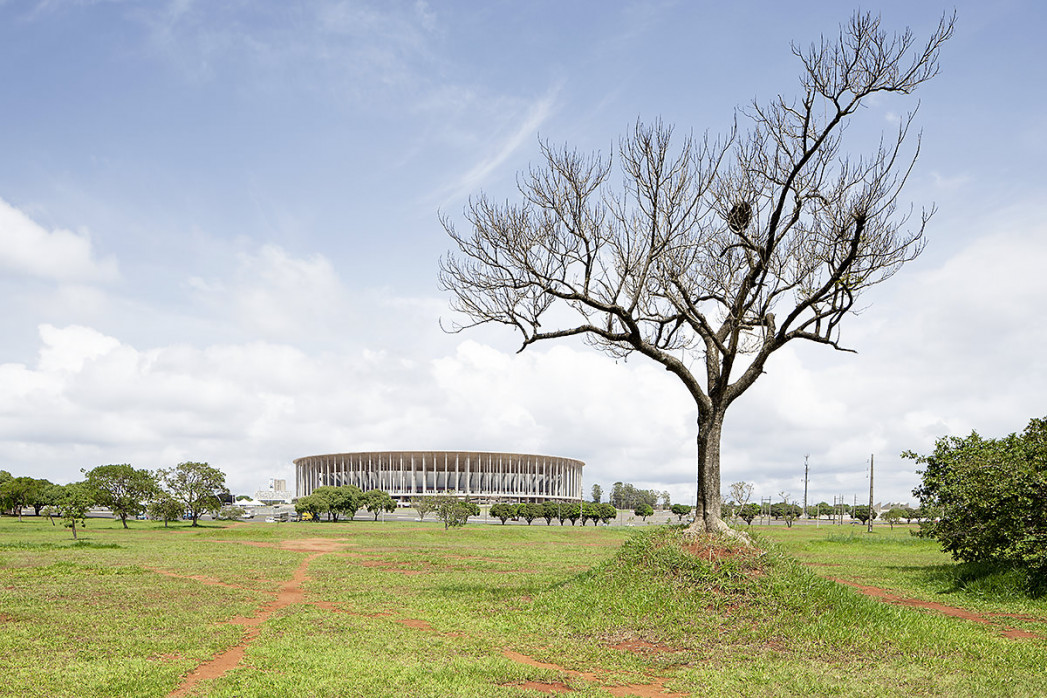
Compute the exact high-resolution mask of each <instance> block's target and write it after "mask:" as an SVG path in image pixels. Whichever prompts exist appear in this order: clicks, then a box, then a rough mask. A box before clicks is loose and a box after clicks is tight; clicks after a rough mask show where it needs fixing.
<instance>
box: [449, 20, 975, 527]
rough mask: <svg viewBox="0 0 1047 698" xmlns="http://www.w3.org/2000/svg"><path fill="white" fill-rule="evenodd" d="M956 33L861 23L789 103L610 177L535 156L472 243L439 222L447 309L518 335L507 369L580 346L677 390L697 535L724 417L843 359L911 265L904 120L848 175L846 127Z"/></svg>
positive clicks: (470, 213) (629, 141) (484, 202)
mask: <svg viewBox="0 0 1047 698" xmlns="http://www.w3.org/2000/svg"><path fill="white" fill-rule="evenodd" d="M953 22H954V18H952V17H947V16H945V17H943V18H942V20H941V21H940V23H939V26H938V28H937V29H936V30H935V31H934V32H933V33H932V35H931V36H930V38H929V39H928V41H927V42H926V44H924V45H922V46H920V45H917V43H916V41H915V39H914V37H913V35H912V33H911V32H909V31H908V30H906V31H905V32H904V33H902V34H896V35H892V34H888V33H887V32H885V31H884V30H882V29H881V27H880V20H879V19H878V18H877V17H874V16H872V15H869V14H856V15H855V16H853V17H852V18H851V20H850V21H849V22H848V23H847V24H846V25H844V26H842V27H841V31H840V35H839V37H838V38H834V39H825V38H823V39H822V40H821V41H820V42H819V43H816V44H813V45H811V46H810V47H808V48H806V49H802V48H799V47H797V46H795V45H794V46H793V53H794V55H795V56H796V57H797V58H799V60H800V63H801V64H802V71H801V77H800V86H801V92H802V96H801V97H800V98H799V99H798V100H795V101H790V100H787V99H785V98H784V97H778V98H776V99H774V100H772V101H771V102H770V103H769V104H758V103H754V104H753V105H752V106H751V107H749V108H748V109H743V110H741V111H740V115H739V116H740V118H741V119H742V120H744V121H748V123H749V126H748V130H747V131H744V132H743V131H740V130H738V129H737V128H736V129H735V130H733V131H732V132H731V133H730V134H728V135H727V136H726V137H724V138H722V139H719V140H710V138H709V137H705V138H702V139H696V138H694V137H691V136H686V137H684V138H682V139H680V142H679V143H674V142H673V141H674V138H673V129H672V128H671V127H670V126H668V125H664V124H662V123H661V122H660V121H659V122H655V123H654V124H650V125H649V124H643V123H639V122H638V123H637V124H636V126H635V127H634V128H633V129H632V131H631V132H630V133H629V134H628V135H627V136H626V137H624V138H622V139H621V141H620V144H619V148H618V152H619V158H618V163H617V165H618V168H619V169H620V170H621V173H622V175H623V177H622V180H623V187H622V188H621V189H616V188H615V187H614V186H613V184H612V182H611V180H612V174H613V173H614V171H615V168H614V167H613V165H614V163H613V162H612V159H611V158H605V157H603V156H601V155H600V154H599V153H595V154H590V155H586V154H581V153H578V152H576V151H573V150H570V149H569V148H567V147H562V148H557V147H553V146H551V145H550V144H549V143H548V142H545V143H542V144H541V151H542V154H543V156H544V163H543V164H542V165H541V166H537V167H532V168H531V169H530V170H529V171H528V172H527V173H524V174H522V175H521V176H520V178H519V180H518V188H519V190H520V194H521V196H522V201H521V202H519V203H510V202H507V203H505V204H498V203H495V202H492V201H491V200H489V199H488V198H487V197H486V196H484V195H483V194H480V195H479V196H478V197H476V198H473V199H470V201H469V204H468V205H467V206H466V209H465V214H464V215H465V219H466V221H467V222H468V227H469V231H468V232H459V231H458V229H457V228H456V227H455V225H454V223H453V221H452V220H450V219H449V218H448V217H446V216H443V215H442V216H441V222H442V224H443V226H444V228H445V230H446V231H447V233H448V234H449V235H450V236H451V238H452V239H453V240H454V242H455V243H456V245H457V247H458V250H457V251H456V252H452V253H450V254H449V255H447V256H446V257H445V258H444V259H442V260H441V262H440V281H441V286H442V287H443V288H444V289H445V290H448V291H450V292H451V294H452V301H451V306H452V308H453V309H454V310H456V311H458V312H460V313H462V314H464V315H465V316H466V317H467V318H468V322H467V323H465V324H458V323H456V324H454V325H453V326H452V327H451V328H450V329H451V330H452V331H461V330H463V329H465V328H467V327H473V326H476V325H481V324H485V323H492V322H493V323H500V324H505V325H509V326H511V327H515V328H516V329H517V330H518V331H519V332H520V334H521V335H522V337H523V344H522V346H521V351H522V350H523V349H525V348H527V347H528V346H530V345H532V344H534V343H536V342H539V341H543V340H547V339H558V338H563V337H572V336H581V337H583V338H584V339H585V340H587V341H588V342H589V343H590V344H591V345H593V346H594V347H596V348H598V349H600V350H602V351H604V352H605V353H607V354H609V355H611V356H614V357H626V356H628V355H629V354H632V353H634V352H637V353H640V354H642V355H644V356H647V357H649V358H651V359H653V360H654V361H657V362H658V363H660V364H662V365H663V366H664V367H665V369H666V370H667V371H670V372H671V373H673V374H674V375H675V376H677V377H678V378H679V379H680V380H681V381H682V382H683V384H684V386H685V387H686V389H687V391H688V392H689V393H690V395H691V396H692V398H693V399H694V402H695V405H696V406H697V410H698V479H697V484H698V496H697V507H696V511H695V514H696V516H695V526H697V527H699V528H704V529H705V530H708V531H721V530H726V529H727V526H726V524H725V523H724V522H723V521H722V519H721V516H720V511H721V510H720V435H721V432H722V429H723V420H724V415H725V413H726V411H727V408H728V407H729V406H730V405H731V403H733V402H734V401H735V400H736V399H737V398H738V397H739V396H740V395H741V394H742V393H744V392H745V391H746V390H747V389H748V388H749V387H750V386H751V385H752V384H753V383H754V381H756V379H757V378H758V377H759V376H760V375H761V374H762V373H763V372H764V369H765V366H766V363H767V360H768V359H769V358H770V356H771V354H773V353H774V352H775V351H777V350H778V349H780V348H781V347H783V346H785V345H786V344H787V343H788V342H790V341H792V340H794V339H804V340H809V341H812V342H818V343H821V344H826V345H828V346H830V347H833V348H834V349H838V350H842V351H851V350H850V349H847V348H845V347H844V346H843V345H842V344H841V339H840V323H841V321H842V320H843V318H844V317H845V316H847V315H848V313H850V312H852V311H853V310H854V309H855V302H856V301H857V299H858V298H859V296H860V295H861V293H862V292H863V291H864V290H865V289H867V288H869V287H870V286H873V285H875V284H877V283H880V282H882V281H884V280H886V279H888V278H890V277H891V276H892V275H894V273H895V272H897V271H898V269H899V268H900V267H901V266H902V265H903V264H904V263H906V262H908V261H910V260H912V259H913V258H915V257H916V256H917V255H918V254H919V253H920V251H921V249H922V246H923V239H922V238H923V231H924V227H925V225H926V223H927V220H928V218H929V216H930V214H931V213H932V212H933V211H925V212H923V213H922V214H921V215H920V216H919V217H918V218H916V219H915V220H913V218H912V216H911V210H910V211H909V213H906V212H905V211H901V212H899V210H898V199H899V194H900V191H901V189H902V187H903V185H904V184H905V181H906V179H907V177H908V175H909V173H910V171H911V168H912V165H913V164H914V163H915V161H916V156H917V154H918V152H919V147H918V140H919V139H918V138H917V145H916V147H915V148H913V149H911V150H909V149H904V148H903V145H904V144H905V142H906V138H907V136H908V135H909V130H910V126H911V124H912V121H913V117H914V114H915V112H913V113H910V114H909V115H908V116H907V117H905V118H903V119H901V122H900V125H899V128H898V132H897V134H895V135H894V136H893V137H890V138H886V139H885V138H884V137H882V136H881V138H880V140H879V144H878V146H874V147H873V148H872V149H871V152H867V153H866V154H865V155H862V156H858V157H852V156H851V155H849V154H848V152H847V151H845V149H844V138H843V136H844V127H845V125H846V124H847V123H848V122H849V121H850V120H851V119H852V117H853V116H854V115H855V113H856V112H857V111H858V109H859V108H860V107H861V106H862V105H863V104H864V103H866V102H867V101H869V99H870V98H873V97H876V96H878V95H882V94H886V93H902V94H910V93H912V92H913V91H914V90H915V89H916V88H917V87H918V86H919V85H921V84H922V83H924V82H925V81H927V80H929V79H930V78H932V77H933V76H934V75H935V74H936V73H937V72H938V56H939V51H940V49H941V46H942V44H943V43H944V42H945V41H946V40H947V39H948V38H949V37H950V36H951V34H952V31H953Z"/></svg>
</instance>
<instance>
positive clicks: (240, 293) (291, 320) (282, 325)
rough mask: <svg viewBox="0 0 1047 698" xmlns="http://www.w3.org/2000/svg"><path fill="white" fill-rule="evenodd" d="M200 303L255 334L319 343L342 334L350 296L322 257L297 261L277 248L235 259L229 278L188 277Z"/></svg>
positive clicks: (348, 310)
mask: <svg viewBox="0 0 1047 698" xmlns="http://www.w3.org/2000/svg"><path fill="white" fill-rule="evenodd" d="M189 285H190V286H191V287H192V288H193V289H195V291H196V292H197V294H198V297H199V298H200V300H202V301H203V302H204V303H205V304H206V305H207V306H209V307H210V308H211V309H212V310H213V311H214V312H215V313H216V314H218V315H219V316H221V317H223V318H224V319H225V320H226V321H228V322H233V323H236V324H238V325H240V326H241V327H242V328H243V329H244V330H245V331H247V332H248V333H249V334H251V335H253V336H258V337H262V338H267V339H279V340H282V341H286V340H287V339H288V338H295V337H313V338H317V339H323V338H327V337H330V336H331V335H332V334H340V333H341V332H343V331H344V328H343V325H344V323H346V322H347V318H348V316H349V314H350V310H351V307H350V303H349V298H348V293H347V291H346V289H345V288H344V287H343V286H342V283H341V280H340V279H339V278H338V274H337V273H336V271H335V269H334V267H333V266H332V265H331V263H330V262H329V261H328V260H327V259H326V258H325V257H324V256H323V255H319V254H317V255H312V256H310V257H308V258H304V259H303V258H295V257H292V256H290V255H288V254H287V252H286V251H284V250H283V249H282V248H280V247H278V246H275V245H263V246H262V247H260V248H259V249H258V250H257V252H253V253H244V254H241V255H239V256H238V257H237V264H236V268H235V269H234V270H233V272H232V274H230V277H229V278H228V279H220V280H214V281H207V280H204V279H200V278H198V277H194V278H191V279H190V280H189Z"/></svg>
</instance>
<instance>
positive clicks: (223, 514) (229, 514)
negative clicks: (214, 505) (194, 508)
mask: <svg viewBox="0 0 1047 698" xmlns="http://www.w3.org/2000/svg"><path fill="white" fill-rule="evenodd" d="M245 513H247V510H246V509H244V508H243V507H240V506H236V505H235V504H227V505H225V506H224V507H222V508H221V509H219V510H218V517H217V518H218V519H220V520H222V521H236V520H238V519H240V518H242V517H243V515H244V514H245Z"/></svg>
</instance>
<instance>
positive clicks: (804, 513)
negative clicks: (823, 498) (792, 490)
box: [803, 453, 811, 519]
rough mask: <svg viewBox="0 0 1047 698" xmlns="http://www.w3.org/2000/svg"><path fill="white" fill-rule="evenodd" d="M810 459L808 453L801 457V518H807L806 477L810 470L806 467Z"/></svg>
mask: <svg viewBox="0 0 1047 698" xmlns="http://www.w3.org/2000/svg"><path fill="white" fill-rule="evenodd" d="M810 457H811V454H810V453H808V454H807V455H806V456H804V457H803V518H805V519H806V518H809V517H808V516H807V475H808V473H810V468H809V467H808V466H807V459H808V458H810Z"/></svg>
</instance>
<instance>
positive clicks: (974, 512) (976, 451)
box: [903, 419, 1047, 593]
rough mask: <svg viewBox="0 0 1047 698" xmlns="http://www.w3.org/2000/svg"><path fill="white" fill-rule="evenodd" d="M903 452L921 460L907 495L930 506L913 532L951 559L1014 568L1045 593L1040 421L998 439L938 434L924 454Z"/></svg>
mask: <svg viewBox="0 0 1047 698" xmlns="http://www.w3.org/2000/svg"><path fill="white" fill-rule="evenodd" d="M903 456H904V457H906V458H911V459H913V460H915V461H916V462H917V463H921V464H923V465H925V466H926V468H925V469H924V470H923V471H921V474H922V476H923V484H922V485H921V486H920V487H918V488H916V489H915V490H913V494H915V495H916V496H917V497H919V498H920V502H921V504H922V506H923V509H924V510H926V511H934V512H936V517H935V518H933V519H930V520H927V521H923V522H922V523H921V525H920V532H919V535H921V536H924V537H928V538H934V539H936V540H938V541H939V542H940V543H941V544H942V547H943V549H944V550H946V551H947V552H949V553H952V556H953V558H954V559H956V560H962V561H964V562H992V563H1005V564H1010V565H1013V566H1015V567H1016V568H1021V569H1023V570H1025V571H1026V573H1027V579H1028V580H1029V587H1030V590H1031V591H1033V592H1035V593H1043V592H1044V591H1047V420H1045V419H1033V420H1032V421H1031V422H1029V425H1028V426H1027V427H1026V428H1025V431H1024V432H1022V434H1020V435H1018V434H1011V435H1010V436H1007V437H1005V438H1002V439H983V438H982V437H980V436H978V434H977V433H974V432H972V433H971V435H970V436H968V437H966V438H962V439H961V438H959V437H955V436H950V437H944V438H941V439H938V441H937V442H936V444H935V449H934V453H933V454H931V455H929V456H921V455H917V454H915V453H913V452H911V451H910V452H906V453H904V454H903Z"/></svg>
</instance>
